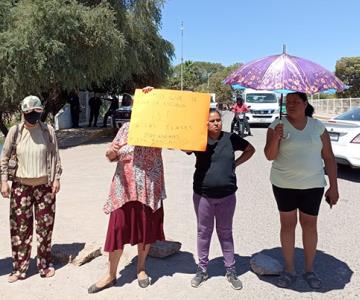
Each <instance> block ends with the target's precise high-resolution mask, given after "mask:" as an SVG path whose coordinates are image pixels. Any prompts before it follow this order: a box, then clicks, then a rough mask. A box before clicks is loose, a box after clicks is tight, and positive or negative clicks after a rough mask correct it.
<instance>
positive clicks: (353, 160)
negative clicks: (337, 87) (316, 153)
mask: <svg viewBox="0 0 360 300" xmlns="http://www.w3.org/2000/svg"><path fill="white" fill-rule="evenodd" d="M325 126H326V129H327V131H328V132H329V135H330V139H331V146H332V148H333V152H334V155H335V158H336V161H337V163H339V164H342V165H349V166H351V167H352V168H360V107H357V108H353V109H351V110H349V111H347V112H345V113H343V114H341V115H339V116H337V117H334V118H332V119H331V120H329V121H327V122H325Z"/></svg>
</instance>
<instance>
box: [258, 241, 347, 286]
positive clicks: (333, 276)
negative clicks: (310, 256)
mask: <svg viewBox="0 0 360 300" xmlns="http://www.w3.org/2000/svg"><path fill="white" fill-rule="evenodd" d="M261 252H262V253H263V254H265V255H268V256H271V257H273V258H275V259H277V260H278V261H280V262H283V258H282V254H281V248H280V247H277V248H273V249H266V250H263V251H261ZM303 266H304V251H303V249H299V248H296V249H295V268H296V271H297V274H298V277H297V280H296V282H295V284H293V286H291V287H290V288H289V289H291V290H294V291H297V292H300V293H307V292H317V293H327V292H329V291H333V290H342V289H344V288H345V286H346V284H347V283H349V282H350V280H351V277H352V274H353V271H352V270H351V269H350V268H349V266H348V265H347V264H346V263H345V262H343V261H341V260H338V259H337V258H335V257H334V256H332V255H330V254H327V253H325V252H323V251H319V250H318V251H317V252H316V257H315V262H314V271H315V272H316V274H317V275H318V276H319V277H320V278H321V280H322V287H321V289H318V290H313V289H311V288H310V287H309V286H308V284H307V283H306V282H305V280H303V278H302V273H303V270H304V267H303ZM258 278H259V279H260V280H262V281H265V282H268V283H270V284H273V285H275V283H276V280H277V278H278V276H259V275H258Z"/></svg>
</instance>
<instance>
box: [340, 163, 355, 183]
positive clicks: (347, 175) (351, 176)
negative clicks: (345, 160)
mask: <svg viewBox="0 0 360 300" xmlns="http://www.w3.org/2000/svg"><path fill="white" fill-rule="evenodd" d="M337 177H338V178H339V179H344V180H348V181H352V182H360V169H352V168H350V167H349V166H343V165H338V174H337Z"/></svg>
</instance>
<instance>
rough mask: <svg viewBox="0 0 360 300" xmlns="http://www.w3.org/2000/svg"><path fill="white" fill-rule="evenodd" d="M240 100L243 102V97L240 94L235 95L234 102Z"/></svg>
mask: <svg viewBox="0 0 360 300" xmlns="http://www.w3.org/2000/svg"><path fill="white" fill-rule="evenodd" d="M238 101H241V102H244V98H243V97H242V96H241V95H238V96H236V102H238Z"/></svg>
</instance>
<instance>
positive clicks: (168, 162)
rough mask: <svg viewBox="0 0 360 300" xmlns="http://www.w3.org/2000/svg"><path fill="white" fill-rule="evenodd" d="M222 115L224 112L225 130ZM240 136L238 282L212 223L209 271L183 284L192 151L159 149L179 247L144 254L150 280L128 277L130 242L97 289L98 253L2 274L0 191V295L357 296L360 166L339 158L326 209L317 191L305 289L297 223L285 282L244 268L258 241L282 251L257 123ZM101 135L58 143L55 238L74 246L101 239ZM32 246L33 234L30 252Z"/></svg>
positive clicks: (107, 175) (188, 264) (5, 269)
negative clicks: (246, 151) (60, 169)
mask: <svg viewBox="0 0 360 300" xmlns="http://www.w3.org/2000/svg"><path fill="white" fill-rule="evenodd" d="M230 120H231V115H230V113H228V112H227V113H225V114H224V129H225V130H229V127H230ZM252 133H253V136H251V137H248V138H247V140H248V141H250V142H251V143H252V144H253V145H254V146H255V148H256V150H257V152H256V153H255V155H254V157H253V158H252V159H251V160H250V161H249V162H247V163H245V164H244V165H242V166H240V167H239V168H238V169H237V171H236V173H237V178H238V186H239V190H238V191H237V207H236V212H235V216H234V241H235V251H236V267H237V271H238V274H239V275H240V279H241V280H242V282H243V285H244V288H243V289H242V290H240V291H235V290H233V289H232V288H231V287H230V285H229V283H228V282H227V281H226V280H225V278H224V274H225V270H224V267H223V261H222V254H221V249H220V245H219V242H218V239H217V237H216V233H215V232H214V235H213V241H212V244H211V249H210V259H211V261H210V264H209V275H210V278H209V280H208V281H207V282H205V283H204V284H203V285H202V286H201V287H199V288H197V289H195V288H192V287H191V286H190V280H191V278H192V276H193V274H194V272H195V270H196V262H197V259H196V223H195V214H194V211H193V205H192V173H193V171H194V161H195V160H194V157H192V156H188V155H186V154H184V153H182V152H181V151H175V150H173V151H170V150H164V151H163V157H164V165H165V180H166V189H167V195H168V197H167V199H166V200H165V201H164V208H165V234H166V236H167V237H168V238H171V239H174V240H177V241H180V242H181V243H182V249H181V252H180V253H179V254H176V255H173V256H171V257H169V258H167V259H154V258H149V259H148V272H149V274H150V276H151V277H152V282H153V283H152V285H151V286H150V287H149V288H147V289H141V288H140V287H139V286H138V285H137V281H136V249H135V247H130V246H128V247H127V248H126V249H125V253H124V255H123V258H122V260H121V263H120V266H119V279H118V282H117V284H116V286H115V287H113V288H111V289H108V290H106V291H103V292H101V293H99V294H97V295H88V294H87V288H88V286H90V285H91V284H92V283H94V282H95V281H96V280H97V279H99V277H101V276H102V275H103V274H104V272H105V270H106V259H107V258H106V256H105V255H104V256H101V257H99V258H96V259H95V260H93V261H92V262H90V263H88V264H85V265H84V266H81V267H75V266H73V265H71V264H69V265H63V264H58V265H57V266H56V268H57V270H56V276H55V277H53V278H50V279H42V278H40V276H39V275H38V274H37V271H36V266H35V260H33V259H32V261H31V266H30V270H29V274H28V275H29V277H28V278H27V279H26V280H24V281H18V282H16V283H14V284H8V283H7V275H8V273H9V272H10V271H11V259H10V254H11V251H10V239H9V225H8V211H9V203H8V200H7V199H1V201H0V220H1V224H2V226H1V227H0V238H1V243H0V299H28V300H31V299H75V298H76V299H116V298H123V299H143V298H145V297H146V298H147V299H239V298H241V299H356V298H360V276H359V269H360V260H359V250H358V248H359V245H360V230H359V228H360V221H359V211H360V184H359V182H360V171H359V170H351V169H348V168H340V171H339V188H340V201H339V203H338V205H336V206H335V207H333V209H331V210H330V209H329V207H328V205H327V204H326V203H325V201H324V202H323V203H322V205H321V209H320V215H319V243H318V253H317V256H316V261H315V271H316V272H317V273H318V275H319V276H320V277H321V278H322V280H323V287H322V289H320V290H319V291H312V290H310V289H309V288H308V286H307V284H306V283H305V282H304V281H303V280H302V279H301V273H302V272H303V252H302V250H301V231H300V228H299V227H298V229H297V236H296V239H297V240H296V247H297V249H296V268H297V272H298V274H299V277H298V280H297V282H296V284H295V285H294V286H293V287H292V288H290V289H280V288H278V287H276V286H275V284H274V282H275V280H276V277H258V276H257V275H256V274H254V273H253V272H252V271H251V270H250V268H249V259H250V257H251V256H252V255H253V254H255V253H257V252H260V251H263V252H264V253H265V254H268V255H270V256H273V257H275V258H277V259H279V260H281V254H280V251H281V250H280V248H279V245H280V242H279V218H278V212H277V208H276V204H275V201H274V199H273V195H272V191H271V185H270V182H269V171H270V167H271V163H270V162H268V161H267V160H266V159H265V156H264V154H263V147H264V143H265V134H266V128H253V129H252ZM109 141H110V139H109V138H106V137H102V138H99V139H98V140H97V141H96V143H93V144H90V143H88V144H86V145H82V146H77V147H68V148H66V149H62V150H61V152H60V155H61V157H62V161H63V166H64V175H63V178H62V187H61V192H60V193H59V195H58V198H57V215H56V221H55V231H54V236H53V244H54V247H62V248H69V249H72V250H73V251H80V250H81V249H82V248H83V247H84V245H85V243H95V244H99V245H103V242H104V238H105V233H106V226H107V220H108V217H107V216H106V215H105V214H104V213H103V212H102V205H103V203H104V201H105V198H106V195H107V192H108V189H109V186H110V181H111V177H112V174H113V172H114V168H115V165H114V164H111V163H109V162H107V161H106V159H105V157H104V153H105V150H106V148H107V146H108V142H109ZM34 256H35V243H34V249H33V255H32V257H33V258H34Z"/></svg>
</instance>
